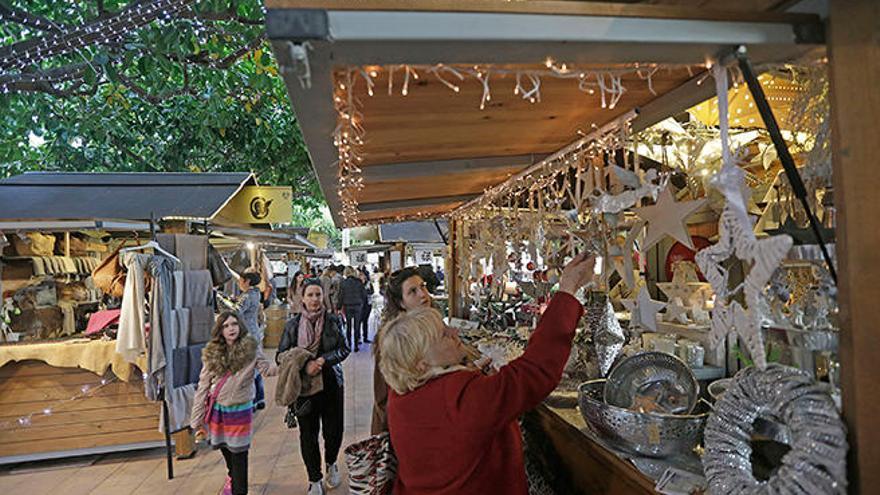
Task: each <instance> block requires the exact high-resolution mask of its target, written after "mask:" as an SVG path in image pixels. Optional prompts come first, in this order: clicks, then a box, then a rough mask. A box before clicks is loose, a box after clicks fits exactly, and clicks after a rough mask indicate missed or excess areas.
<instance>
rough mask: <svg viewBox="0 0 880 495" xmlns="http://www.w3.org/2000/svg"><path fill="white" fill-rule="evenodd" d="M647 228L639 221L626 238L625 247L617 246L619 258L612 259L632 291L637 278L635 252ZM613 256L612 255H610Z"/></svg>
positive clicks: (615, 267) (615, 268)
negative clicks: (638, 240)
mask: <svg viewBox="0 0 880 495" xmlns="http://www.w3.org/2000/svg"><path fill="white" fill-rule="evenodd" d="M644 227H645V222H644V221H638V222H636V223H635V225H633V226H632V227H631V228H630V229H629V232H627V234H626V237H625V238H624V241H623V245H622V246H617V248H618V249H619V252H618V253H616V254H618V256H614V257H612V262H613V264H614V270H615V271H616V272H617V273H618V274H619V275H620V278H621V279H622V280H623V283H625V284H626V286H627V287H629V288H630V289H632V288H635V276H634V267H633V251H634V250H635V242H636V238H637V237H638V236H639V234H641V232H642V229H644ZM609 256H611V253H609Z"/></svg>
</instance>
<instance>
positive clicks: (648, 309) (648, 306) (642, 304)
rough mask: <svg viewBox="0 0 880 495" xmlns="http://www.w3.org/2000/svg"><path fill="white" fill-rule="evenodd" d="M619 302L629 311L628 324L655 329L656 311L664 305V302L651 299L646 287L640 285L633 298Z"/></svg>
mask: <svg viewBox="0 0 880 495" xmlns="http://www.w3.org/2000/svg"><path fill="white" fill-rule="evenodd" d="M620 302H621V303H623V306H624V307H625V308H626V309H628V310H629V312H630V315H631V316H630V326H632V327H642V328H646V329H648V330H652V331H654V332H656V331H657V313H658V312H659V311H660V310H661V309H663V308H665V307H666V303H662V302H660V301H655V300H653V299H651V295H650V294H648V289H647V288H645V287H642V289H641V290H640V291H639V295H638V297H636V298H635V299H623V300H621V301H620Z"/></svg>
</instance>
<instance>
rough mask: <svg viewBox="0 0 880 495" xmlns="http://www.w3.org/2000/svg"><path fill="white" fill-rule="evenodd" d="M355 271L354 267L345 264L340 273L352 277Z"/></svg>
mask: <svg viewBox="0 0 880 495" xmlns="http://www.w3.org/2000/svg"><path fill="white" fill-rule="evenodd" d="M356 273H357V272H356V271H355V270H354V268H352V267H350V266H347V267H345V270H342V275H343V276H345V277H354V276H355V274H356Z"/></svg>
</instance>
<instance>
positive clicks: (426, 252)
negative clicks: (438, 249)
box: [413, 249, 434, 265]
mask: <svg viewBox="0 0 880 495" xmlns="http://www.w3.org/2000/svg"><path fill="white" fill-rule="evenodd" d="M413 258H415V260H416V264H417V265H431V264H433V262H434V251H432V250H430V249H416V250H415V251H414V253H413Z"/></svg>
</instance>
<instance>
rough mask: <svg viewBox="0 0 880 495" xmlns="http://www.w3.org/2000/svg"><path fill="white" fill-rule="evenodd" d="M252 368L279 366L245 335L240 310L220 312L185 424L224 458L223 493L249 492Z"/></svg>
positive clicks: (240, 494)
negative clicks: (188, 422) (236, 311)
mask: <svg viewBox="0 0 880 495" xmlns="http://www.w3.org/2000/svg"><path fill="white" fill-rule="evenodd" d="M256 369H258V370H260V372H262V373H263V374H264V375H266V376H272V375H274V374H276V373H277V371H278V370H277V368H276V366H275V365H274V364H272V363H271V362H270V361H268V360H267V359H266V357H265V356H264V355H263V351H262V350H261V349H260V347H259V346H258V345H257V341H256V340H255V339H254V338H253V337H252V336H251V335H249V333H248V330H247V326H246V325H244V323H243V322H242V320H241V318H240V317H239V315H238V314H237V313H235V312H232V311H225V312H223V313H221V314H220V316H218V317H217V321H216V323H215V324H214V328H213V329H212V331H211V340H210V341H209V342H208V344H207V345H205V349H204V351H203V352H202V371H201V374H200V375H199V385H198V388H197V389H196V394H195V398H194V399H193V407H192V414H191V416H190V426H191V427H192V429H193V431H195V432H197V433H196V436H197V438H206V439H207V440H208V444H209V445H211V447H213V448H214V449H219V450H220V452H221V453H222V454H223V458H224V459H225V460H226V471H227V476H226V483H225V484H224V486H223V492H222V493H223V495H244V494H246V493H247V491H248V449H249V448H250V444H251V423H252V421H253V405H254V403H253V398H254V373H255V370H256Z"/></svg>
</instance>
